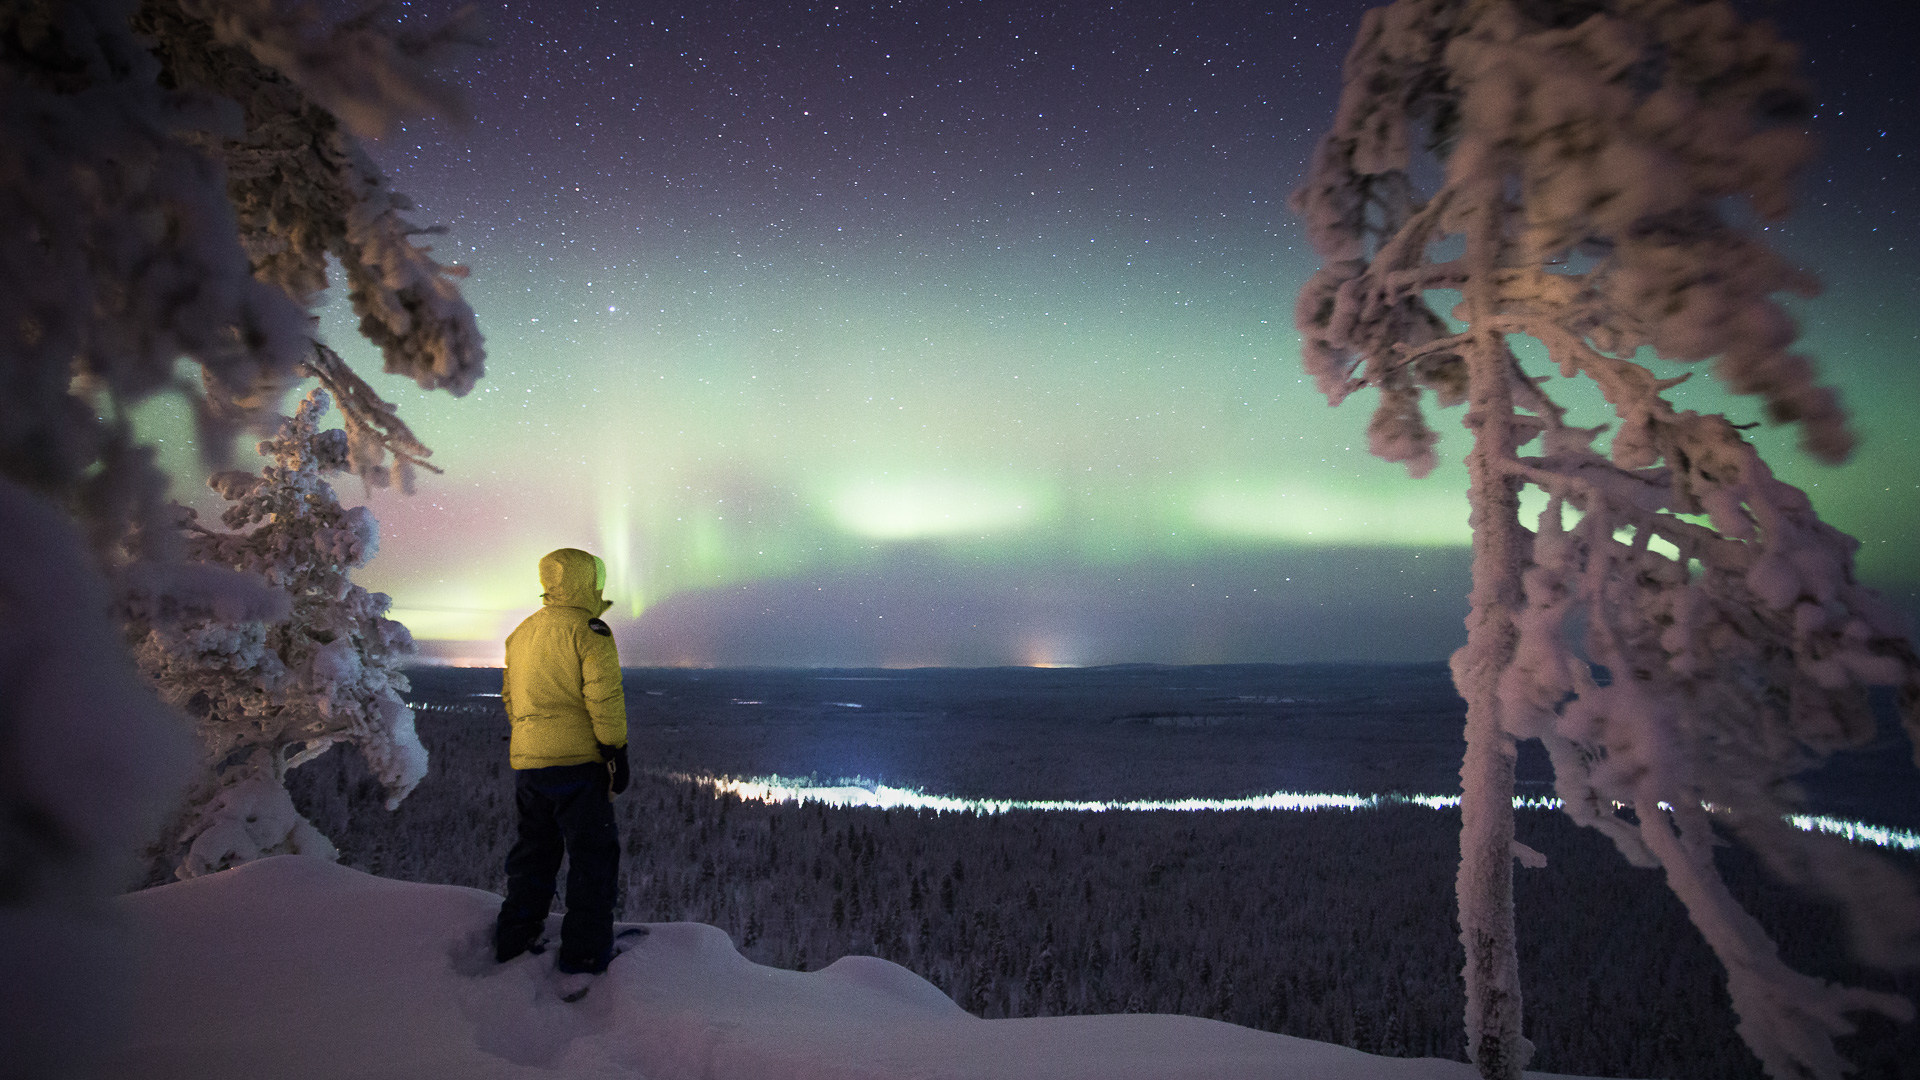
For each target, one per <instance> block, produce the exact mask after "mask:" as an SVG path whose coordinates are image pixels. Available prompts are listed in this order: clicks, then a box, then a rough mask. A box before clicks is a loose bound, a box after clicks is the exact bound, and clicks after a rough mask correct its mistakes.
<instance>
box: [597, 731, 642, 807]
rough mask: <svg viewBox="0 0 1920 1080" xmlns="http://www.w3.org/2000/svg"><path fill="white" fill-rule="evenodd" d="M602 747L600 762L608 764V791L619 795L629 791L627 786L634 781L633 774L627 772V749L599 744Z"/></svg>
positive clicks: (624, 746)
mask: <svg viewBox="0 0 1920 1080" xmlns="http://www.w3.org/2000/svg"><path fill="white" fill-rule="evenodd" d="M597 745H598V746H599V747H600V760H601V761H604V762H606V763H607V780H608V790H610V791H612V792H613V794H615V795H618V794H620V793H621V792H623V791H625V790H627V784H628V783H629V782H631V781H632V780H633V774H632V773H630V772H629V771H628V770H627V748H626V745H625V744H622V745H620V746H608V745H607V744H606V743H599V744H597Z"/></svg>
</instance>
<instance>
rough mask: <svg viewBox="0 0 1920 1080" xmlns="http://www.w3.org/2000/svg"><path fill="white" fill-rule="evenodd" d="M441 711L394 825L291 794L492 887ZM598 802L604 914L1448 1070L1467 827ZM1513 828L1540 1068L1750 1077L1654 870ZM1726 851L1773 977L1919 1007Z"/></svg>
mask: <svg viewBox="0 0 1920 1080" xmlns="http://www.w3.org/2000/svg"><path fill="white" fill-rule="evenodd" d="M435 696H438V695H432V694H429V695H425V699H423V695H420V694H416V695H414V698H415V701H414V704H415V705H416V708H417V712H418V715H417V723H418V726H419V730H420V735H421V738H422V740H423V741H424V742H425V743H426V745H427V747H428V749H429V751H430V752H431V754H432V768H431V772H430V774H429V776H428V778H427V779H426V781H425V782H423V783H422V784H421V785H420V787H419V789H418V790H416V791H415V792H414V793H413V795H412V796H411V797H409V798H408V799H407V800H406V802H405V803H403V804H402V805H401V806H400V808H399V809H398V810H397V811H395V812H393V813H388V812H386V811H385V810H383V809H382V807H381V801H382V793H381V789H380V786H379V784H378V783H377V782H376V781H374V780H373V779H372V778H371V777H370V776H368V775H367V774H366V772H365V769H364V767H363V765H362V764H361V762H360V759H359V758H358V757H357V756H354V755H347V754H342V753H339V752H337V751H336V752H331V753H328V754H327V755H325V756H323V757H322V758H320V759H318V760H316V761H314V762H312V763H310V764H308V765H306V766H303V767H302V768H300V769H298V770H296V771H294V772H293V773H292V774H291V775H290V777H289V785H288V786H289V788H290V789H291V790H292V792H293V796H294V801H295V803H296V804H297V805H298V806H299V807H300V809H301V810H302V812H303V813H305V814H306V815H307V816H308V817H309V818H310V819H311V820H312V821H313V822H314V824H315V825H317V826H318V827H319V828H320V830H321V831H322V832H324V833H326V834H327V835H328V836H329V837H331V838H332V839H333V840H334V842H335V843H336V844H338V845H339V847H340V849H341V852H342V856H341V858H342V861H343V862H344V863H346V864H348V865H351V866H355V867H359V868H361V869H365V870H367V871H370V872H372V873H375V874H381V875H384V876H387V877H393V878H401V879H406V880H412V881H424V882H436V883H445V884H454V885H466V886H472V887H475V888H480V889H486V890H489V891H493V892H499V891H501V890H502V889H503V888H504V884H505V882H504V874H503V870H502V863H503V861H504V859H505V856H506V851H507V847H508V845H509V844H510V843H511V839H512V833H513V827H514V822H513V787H512V773H511V770H510V769H509V768H508V767H507V764H506V747H505V745H504V741H503V740H504V738H505V731H506V722H505V717H504V715H503V714H502V713H501V712H500V709H499V706H498V704H497V703H486V702H477V701H475V700H473V699H472V698H470V697H466V696H464V695H460V696H453V695H446V696H444V698H443V699H442V700H431V698H433V697H435ZM639 764H641V765H642V766H643V767H644V765H645V763H644V762H641V763H639ZM617 806H618V808H619V813H620V820H621V831H622V838H623V841H624V845H625V856H624V859H623V862H622V866H621V872H622V875H623V888H622V896H621V913H622V914H621V917H622V918H623V919H625V920H628V921H638V922H654V921H672V920H692V921H698V922H704V923H709V924H711V925H714V926H718V927H720V928H721V929H723V930H725V931H726V932H727V933H728V934H730V935H732V937H733V940H734V942H735V944H736V945H737V946H738V948H739V949H740V951H741V952H742V953H743V954H745V955H746V956H747V957H748V958H750V959H752V960H754V961H756V962H758V963H762V964H769V965H773V966H776V967H783V968H792V969H797V970H810V969H818V968H820V967H823V966H825V965H826V964H828V963H831V962H832V961H833V960H834V959H836V958H838V957H840V956H844V955H848V954H871V955H875V956H880V957H884V958H886V959H888V960H891V961H893V962H895V963H898V964H900V965H902V966H904V967H906V968H908V969H910V970H912V971H914V972H916V973H918V974H919V975H921V976H923V977H924V978H926V979H928V980H929V981H930V982H932V983H933V984H934V985H935V986H938V987H939V988H940V989H941V990H943V991H945V992H946V993H947V994H949V995H950V996H951V997H952V998H953V999H954V1000H955V1001H957V1002H958V1003H959V1004H960V1005H961V1006H962V1007H964V1008H965V1009H967V1010H968V1011H970V1012H973V1013H975V1014H977V1015H980V1016H983V1017H1007V1016H1060V1015H1071V1014H1079V1013H1113V1012H1163V1013H1185V1014H1189V1015H1194V1016H1204V1017H1211V1018H1215V1019H1220V1020H1225V1021H1229V1022H1232V1023H1235V1024H1242V1025H1246V1026H1248V1027H1253V1028H1260V1029H1264V1030H1267V1031H1275V1032H1281V1033H1284V1034H1288V1035H1296V1036H1301V1037H1304V1038H1309V1039H1319V1040H1324V1041H1327V1042H1334V1043H1341V1044H1344V1045H1347V1046H1352V1047H1356V1048H1358V1049H1361V1050H1366V1051H1369V1052H1373V1053H1380V1054H1390V1055H1398V1056H1409V1057H1419V1056H1437V1057H1445V1058H1454V1059H1463V1058H1464V1056H1465V1051H1464V1038H1463V1035H1462V1031H1461V1009H1462V1002H1461V990H1460V983H1459V970H1460V967H1461V964H1462V954H1461V949H1460V944H1459V941H1458V939H1457V938H1456V936H1455V935H1456V931H1455V928H1454V925H1453V876H1454V869H1455V865H1456V862H1457V858H1458V855H1457V832H1458V828H1459V817H1458V815H1457V814H1456V813H1450V812H1444V811H1442V812H1435V811H1430V810H1425V809H1421V808H1417V807H1411V806H1391V807H1387V808H1384V809H1380V810H1371V811H1340V810H1325V811H1316V812H1304V813H1303V812H1272V811H1263V812H1176V811H1153V812H1106V813H1042V812H1015V813H1008V814H1000V815H971V814H936V813H932V812H925V811H902V810H888V811H882V810H869V809H839V808H830V807H824V806H820V805H817V804H813V805H807V806H798V807H797V806H780V805H767V804H762V803H754V802H743V801H741V800H739V799H738V798H735V797H731V796H724V797H720V796H715V795H714V794H713V793H712V792H711V791H709V790H708V789H705V788H703V787H700V786H698V785H695V784H690V783H686V782H684V781H680V782H676V781H674V780H671V779H669V778H667V777H665V776H662V775H658V774H656V773H646V772H642V773H640V774H639V775H637V776H636V778H635V781H634V785H633V788H632V789H631V790H630V791H628V792H627V793H626V794H625V795H624V796H622V797H621V798H620V800H619V802H618V803H617ZM1524 825H1525V828H1526V832H1525V837H1526V840H1527V842H1528V843H1529V844H1530V845H1531V846H1533V847H1534V848H1536V849H1538V850H1540V851H1541V852H1543V853H1544V854H1545V855H1546V856H1547V859H1548V863H1547V866H1546V867H1545V868H1543V869H1538V870H1522V871H1520V872H1519V874H1518V875H1517V891H1518V896H1517V904H1518V918H1519V924H1520V929H1521V949H1522V951H1521V957H1520V960H1521V969H1522V973H1523V976H1524V978H1525V980H1526V985H1525V994H1526V1012H1527V1032H1528V1035H1529V1037H1530V1038H1532V1039H1533V1040H1534V1042H1535V1043H1536V1044H1537V1045H1538V1051H1537V1052H1536V1055H1535V1058H1534V1060H1533V1062H1532V1065H1531V1067H1532V1068H1535V1069H1539V1070H1544V1071H1552V1072H1565V1073H1580V1074H1585V1075H1590V1076H1615V1077H1669V1078H1676V1080H1678V1078H1688V1080H1696V1078H1697V1080H1713V1078H1729V1080H1732V1078H1740V1080H1748V1078H1758V1077H1760V1076H1761V1073H1760V1069H1759V1065H1758V1063H1757V1062H1756V1061H1755V1060H1754V1059H1753V1057H1752V1056H1751V1055H1750V1054H1749V1053H1748V1052H1747V1051H1746V1049H1745V1048H1744V1046H1743V1045H1742V1044H1741V1043H1740V1041H1739V1038H1738V1037H1737V1036H1736V1035H1735V1033H1734V1017H1733V1016H1732V1014H1731V1012H1730V1010H1729V1008H1728V1004H1727V998H1726V994H1725V992H1724V991H1723V990H1722V988H1721V980H1722V975H1721V973H1720V971H1719V968H1718V965H1717V962H1716V961H1715V960H1714V958H1713V956H1712V955H1711V953H1710V952H1709V951H1708V950H1707V948H1706V946H1705V945H1704V944H1703V943H1702V942H1701V941H1700V939H1699V937H1698V935H1697V934H1696V933H1695V931H1694V930H1693V928H1692V927H1691V925H1690V924H1689V923H1688V922H1687V919H1686V915H1685V913H1684V911H1683V910H1682V909H1681V908H1680V906H1679V905H1678V903H1677V902H1676V901H1675V900H1673V898H1672V897H1671V896H1670V895H1669V894H1668V892H1667V890H1666V888H1665V887H1664V885H1663V883H1662V882H1661V881H1660V879H1659V877H1658V874H1657V872H1654V871H1647V870H1636V869H1632V868H1630V867H1628V866H1627V865H1626V864H1625V863H1624V862H1622V861H1621V859H1620V857H1619V856H1618V854H1617V853H1615V852H1614V850H1613V848H1612V846H1611V845H1610V844H1608V843H1607V842H1606V841H1605V840H1603V839H1602V838H1601V837H1599V836H1597V835H1595V834H1593V833H1592V832H1590V831H1587V830H1582V829H1580V828H1578V827H1576V826H1574V825H1573V824H1572V823H1571V822H1569V821H1567V820H1566V819H1565V817H1564V816H1562V815H1560V814H1559V813H1557V812H1536V813H1530V814H1528V815H1527V816H1526V820H1525V822H1524ZM1723 857H1724V859H1725V861H1726V864H1727V866H1728V868H1729V870H1730V872H1731V876H1732V878H1733V881H1734V885H1735V888H1736V891H1737V893H1738V894H1739V895H1740V896H1741V898H1742V900H1743V901H1744V902H1745V903H1747V905H1748V907H1749V910H1751V911H1752V912H1753V913H1754V914H1755V915H1756V916H1757V917H1758V918H1760V920H1761V921H1762V922H1763V923H1764V924H1765V925H1766V926H1767V927H1768V928H1769V929H1770V930H1771V931H1772V932H1773V933H1774V935H1775V937H1776V939H1777V940H1778V941H1779V942H1780V944H1781V948H1782V951H1783V952H1784V953H1785V955H1786V956H1787V958H1788V959H1789V960H1790V962H1792V963H1795V964H1798V965H1805V968H1806V970H1810V971H1813V972H1816V973H1818V974H1821V975H1824V976H1827V977H1832V978H1846V979H1848V980H1850V981H1857V982H1859V983H1862V984H1864V985H1869V986H1876V987H1882V988H1887V989H1893V990H1895V991H1897V992H1900V993H1903V994H1905V995H1907V996H1908V997H1910V998H1914V999H1916V1000H1920V973H1916V972H1909V973H1906V974H1905V975H1902V976H1900V977H1898V978H1888V977H1887V976H1885V975H1881V974H1874V973H1862V972H1860V971H1858V970H1856V969H1854V968H1853V967H1852V966H1851V965H1850V964H1847V963H1845V962H1844V961H1843V960H1842V959H1841V958H1842V957H1843V956H1844V954H1845V949H1844V946H1843V935H1842V933H1841V932H1840V930H1839V928H1838V927H1837V925H1836V924H1835V921H1834V919H1833V918H1832V917H1831V915H1830V913H1829V912H1827V911H1826V910H1824V909H1823V908H1822V907H1821V906H1820V905H1818V904H1816V903H1814V902H1812V901H1809V900H1807V899H1806V898H1803V897H1799V896H1796V895H1793V894H1789V893H1787V892H1786V891H1785V890H1783V889H1780V888H1778V887H1776V886H1772V885H1771V884H1770V883H1769V882H1768V881H1767V880H1766V879H1765V878H1764V877H1763V875H1762V874H1761V873H1760V872H1759V871H1758V870H1757V868H1756V867H1755V866H1754V865H1753V862H1752V860H1750V859H1747V858H1745V857H1743V855H1742V853H1741V852H1739V851H1738V850H1736V849H1731V848H1730V849H1726V850H1725V851H1724V852H1723ZM1905 861H1906V862H1907V864H1908V865H1909V866H1911V867H1913V868H1914V869H1916V870H1920V860H1916V859H1913V858H1911V857H1908V858H1906V860H1905ZM1863 1024H1864V1026H1863V1030H1862V1032H1861V1033H1860V1034H1859V1035H1857V1036H1855V1037H1853V1038H1851V1039H1849V1040H1846V1041H1845V1043H1844V1044H1843V1047H1844V1049H1845V1051H1846V1052H1847V1054H1848V1055H1849V1056H1850V1057H1851V1058H1852V1060H1853V1061H1854V1062H1855V1063H1856V1064H1858V1065H1859V1066H1860V1067H1861V1072H1860V1073H1859V1074H1858V1075H1860V1076H1861V1077H1865V1078H1868V1080H1908V1078H1913V1077H1920V1025H1907V1026H1905V1027H1895V1026H1894V1025H1891V1024H1888V1023H1886V1022H1883V1021H1880V1020H1878V1018H1874V1017H1867V1018H1864V1020H1863Z"/></svg>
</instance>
